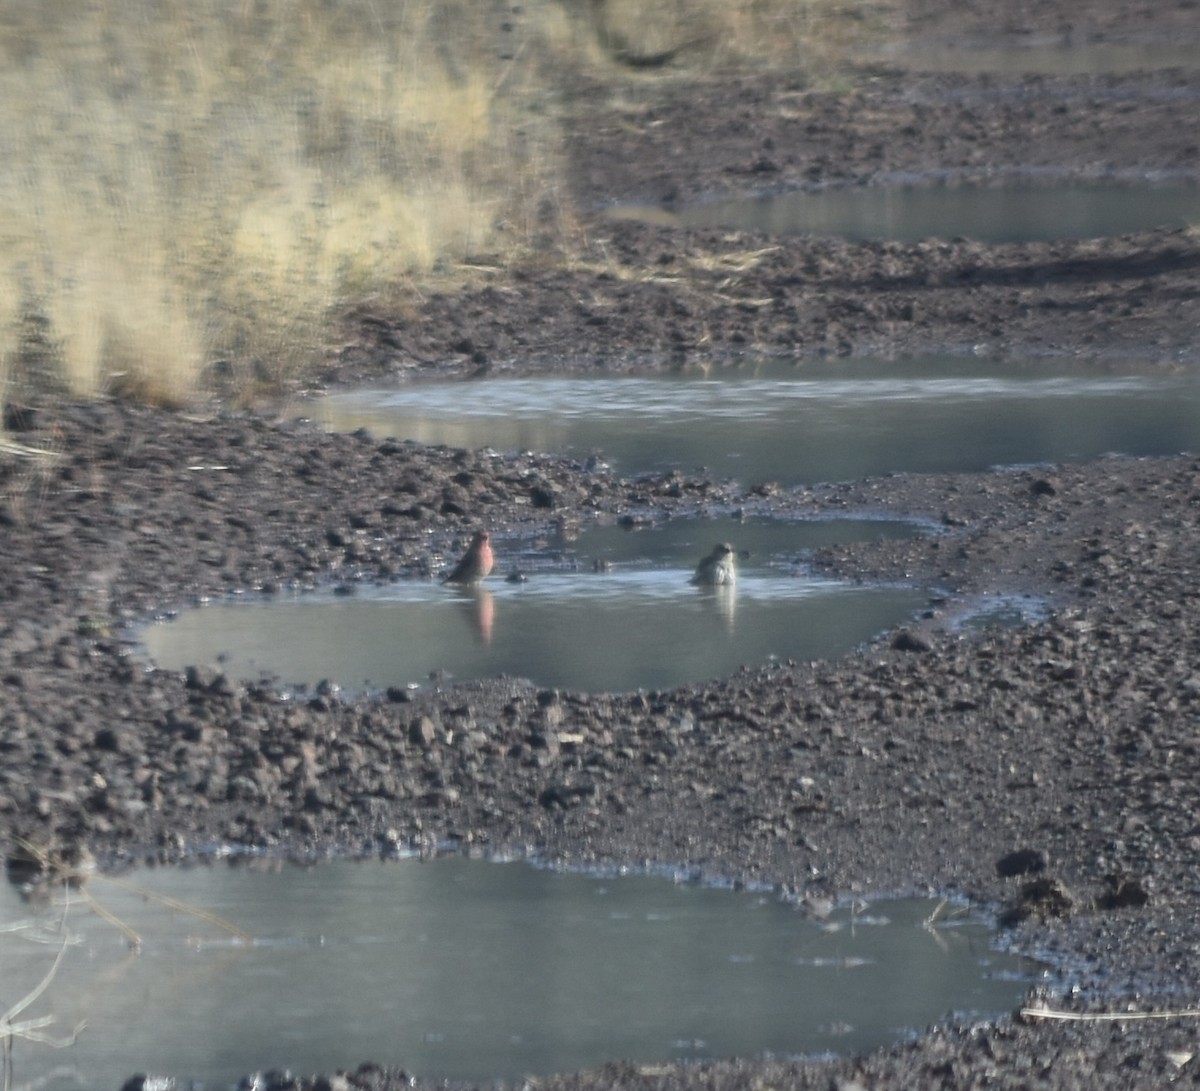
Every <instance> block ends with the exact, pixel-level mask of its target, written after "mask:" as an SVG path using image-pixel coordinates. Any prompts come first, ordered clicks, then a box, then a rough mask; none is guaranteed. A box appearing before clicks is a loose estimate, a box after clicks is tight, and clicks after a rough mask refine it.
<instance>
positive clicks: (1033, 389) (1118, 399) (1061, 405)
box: [313, 357, 1200, 485]
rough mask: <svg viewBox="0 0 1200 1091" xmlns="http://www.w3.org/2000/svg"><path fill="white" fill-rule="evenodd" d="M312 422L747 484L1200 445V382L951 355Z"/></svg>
mask: <svg viewBox="0 0 1200 1091" xmlns="http://www.w3.org/2000/svg"><path fill="white" fill-rule="evenodd" d="M313 411H314V412H315V413H316V414H317V415H318V416H319V418H320V419H322V420H324V421H325V422H326V423H327V424H328V425H329V426H330V427H332V428H336V429H339V430H346V431H350V430H353V429H355V428H359V427H366V428H368V429H369V430H371V431H372V432H373V433H375V434H377V435H379V436H396V437H399V438H404V439H415V440H419V441H421V442H424V443H433V444H436V443H445V444H451V445H455V446H463V447H468V448H478V447H493V448H495V449H497V450H524V449H531V450H539V451H558V452H564V453H567V454H573V455H575V456H577V457H579V458H580V459H586V458H588V457H589V456H590V455H591V454H592V453H593V452H596V451H599V452H602V453H603V455H604V457H605V458H607V460H608V461H609V462H611V463H612V465H613V466H614V468H615V469H616V470H617V471H618V472H620V473H622V474H625V475H634V474H638V473H645V472H651V471H663V470H670V469H681V470H683V471H685V472H694V471H697V470H699V469H701V468H706V469H707V471H708V472H709V473H710V474H711V475H712V476H714V477H717V478H726V477H732V478H736V479H737V480H739V481H741V482H742V483H743V484H745V485H749V484H753V483H755V482H759V481H778V482H780V483H782V484H799V483H812V482H818V481H843V480H853V479H857V478H860V477H865V476H872V475H880V474H886V473H894V472H902V471H911V472H937V471H975V470H985V469H989V468H992V467H995V466H1006V465H1016V464H1022V463H1024V464H1028V463H1038V462H1060V461H1067V460H1073V459H1088V458H1095V457H1097V456H1098V455H1102V454H1106V453H1110V452H1119V453H1123V454H1130V455H1154V454H1174V453H1178V452H1179V451H1182V450H1188V449H1191V450H1198V449H1200V379H1198V378H1197V377H1196V376H1195V375H1178V376H1139V375H1120V374H1116V375H1113V374H1102V373H1098V369H1097V368H1095V367H1093V368H1091V369H1089V368H1087V367H1084V366H1081V367H1070V366H1067V365H1057V366H1056V367H1053V368H1051V367H1034V366H1023V365H1021V364H1019V363H1002V362H997V361H990V360H989V361H984V360H978V359H973V358H965V359H964V358H957V357H924V358H920V359H914V360H904V361H896V362H884V361H869V360H853V361H842V362H840V363H836V364H834V363H825V364H816V363H814V364H806V365H805V366H804V367H802V368H801V367H793V366H791V365H788V364H786V363H778V364H762V365H759V366H751V365H747V366H745V367H741V368H730V369H727V370H721V371H716V372H712V373H710V374H707V375H706V374H704V373H689V374H665V375H654V376H622V377H616V378H612V377H608V378H606V377H592V378H582V377H571V378H562V377H558V378H554V377H549V378H530V379H507V378H499V379H492V380H484V381H480V382H467V383H463V382H457V383H432V384H421V385H416V386H411V387H405V388H403V389H400V390H390V391H383V390H357V391H353V392H348V393H346V394H339V395H334V396H331V397H329V398H327V399H323V400H322V401H321V402H320V403H315V404H314V406H313Z"/></svg>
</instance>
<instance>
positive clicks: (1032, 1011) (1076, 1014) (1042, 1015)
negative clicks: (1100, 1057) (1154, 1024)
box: [1021, 1005, 1200, 1023]
mask: <svg viewBox="0 0 1200 1091" xmlns="http://www.w3.org/2000/svg"><path fill="white" fill-rule="evenodd" d="M1021 1017H1022V1018H1025V1019H1057V1020H1060V1021H1063V1022H1069V1023H1119V1022H1124V1021H1126V1020H1132V1021H1136V1020H1140V1019H1200V1008H1179V1009H1176V1010H1175V1011H1129V1012H1117V1011H1111V1012H1110V1011H1097V1012H1084V1011H1061V1010H1058V1009H1055V1008H1048V1007H1042V1006H1040V1005H1034V1006H1030V1007H1024V1008H1022V1009H1021Z"/></svg>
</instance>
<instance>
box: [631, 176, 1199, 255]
mask: <svg viewBox="0 0 1200 1091" xmlns="http://www.w3.org/2000/svg"><path fill="white" fill-rule="evenodd" d="M609 214H610V215H611V216H613V217H615V218H618V219H633V220H642V221H646V222H650V223H656V224H660V225H673V226H679V227H686V228H713V227H718V228H729V229H734V230H741V231H759V232H766V233H767V234H771V235H799V234H804V235H834V236H838V237H841V238H845V239H851V240H855V241H864V240H867V239H890V240H893V241H896V242H917V241H919V240H921V239H931V238H938V239H952V238H958V237H965V238H970V239H975V240H977V241H979V242H986V243H1015V242H1051V241H1053V240H1055V239H1090V238H1102V237H1106V236H1113V235H1121V234H1125V233H1127V232H1134V231H1145V230H1148V229H1150V228H1155V227H1173V228H1179V227H1187V226H1188V225H1189V224H1195V223H1200V186H1196V185H1192V184H1188V183H1183V182H1179V183H1166V182H1162V183H1151V182H1142V183H1138V184H1136V185H1134V184H1118V183H1100V182H1097V183H1071V184H1064V183H1057V182H1045V183H1039V182H1033V181H1017V180H1013V181H1009V182H1006V183H1004V184H999V185H986V186H984V185H966V184H964V185H944V186H908V185H878V186H855V187H849V188H844V189H831V190H821V191H819V192H812V193H809V192H800V193H784V194H779V195H775V196H764V197H749V198H739V199H737V200H730V201H713V202H709V203H705V204H698V205H694V206H691V207H687V208H682V209H679V210H674V209H663V208H662V207H660V206H657V205H651V206H637V205H625V206H621V207H617V208H614V209H612V210H610V213H609Z"/></svg>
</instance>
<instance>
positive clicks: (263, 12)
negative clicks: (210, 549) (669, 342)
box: [0, 0, 866, 404]
mask: <svg viewBox="0 0 1200 1091" xmlns="http://www.w3.org/2000/svg"><path fill="white" fill-rule="evenodd" d="M865 2H866V0H859V2H858V4H850V3H846V2H844V0H724V2H719V0H688V2H686V3H685V2H684V0H641V2H637V3H635V2H634V0H531V2H530V3H528V4H527V5H524V6H523V7H522V8H521V9H520V10H521V14H520V16H519V18H518V19H517V22H519V24H520V25H519V26H517V27H515V28H508V29H507V30H506V29H504V28H502V27H501V24H502V22H503V20H505V19H506V18H509V17H510V16H511V11H510V9H509V8H507V7H505V6H503V5H499V6H496V5H492V4H486V3H481V2H478V0H405V2H400V0H341V2H339V3H337V4H330V3H327V2H324V0H80V2H79V3H77V4H70V5H67V4H46V3H45V2H44V0H10V2H8V3H6V4H5V5H3V7H2V8H0V281H2V282H3V287H4V290H3V291H2V292H0V400H4V397H6V396H7V392H9V391H11V390H13V389H14V388H15V389H16V391H17V392H18V394H19V395H25V394H28V393H30V392H32V393H36V392H39V391H53V390H56V389H70V390H72V391H75V392H83V393H95V392H104V391H110V392H118V393H123V394H130V395H134V396H137V397H140V398H143V399H146V400H150V401H157V402H162V403H167V404H180V403H183V402H185V401H187V400H188V399H189V398H190V397H192V396H193V394H194V393H195V392H196V391H197V389H199V388H201V387H202V386H203V385H204V384H205V381H206V380H208V379H213V378H214V377H219V378H220V379H221V384H222V388H223V389H224V390H225V391H227V392H229V391H232V392H233V393H235V394H237V395H240V396H242V397H243V398H246V399H252V398H253V397H254V395H255V394H256V392H258V391H259V390H267V391H276V390H278V389H279V388H280V387H281V386H284V385H286V384H287V383H288V381H289V380H291V379H293V378H295V377H296V376H298V375H302V374H303V372H304V370H305V368H306V367H307V366H309V365H311V363H312V362H313V361H314V360H316V359H317V358H319V356H320V354H321V351H322V348H323V346H324V345H325V344H326V342H327V340H328V337H329V330H330V328H331V322H330V319H331V315H332V314H333V313H335V311H336V310H337V309H338V308H339V307H341V306H342V305H344V304H345V303H348V302H360V301H363V300H365V299H370V298H372V297H374V298H377V299H382V300H383V302H384V303H385V304H386V302H387V299H388V295H389V293H393V292H395V290H396V287H397V285H405V284H407V285H414V284H415V285H418V286H419V285H421V284H422V283H424V282H426V281H428V280H429V279H430V278H434V277H440V278H445V277H447V276H448V277H450V278H451V279H452V280H453V278H454V276H455V273H456V270H458V271H459V273H460V274H461V275H462V276H467V275H469V273H468V272H467V271H466V269H467V266H469V265H470V263H471V261H472V259H473V258H479V257H482V256H486V257H487V263H488V264H490V265H492V266H495V265H496V264H497V263H499V264H503V263H504V262H506V261H510V260H512V259H513V257H514V256H516V255H518V254H521V253H527V252H528V251H529V250H530V249H532V248H536V247H541V248H543V249H544V248H545V247H546V245H547V243H550V244H552V245H551V249H552V250H553V249H554V246H556V245H557V243H558V242H559V241H561V235H562V231H563V224H564V223H569V210H565V209H564V207H563V206H564V199H563V195H562V192H561V178H562V170H561V158H560V154H559V147H558V135H557V134H558V127H557V122H556V118H555V110H556V108H557V107H556V103H557V101H558V96H557V93H556V81H557V80H558V79H559V77H560V76H561V75H562V73H564V72H575V71H578V70H579V69H580V68H581V67H584V68H586V69H587V70H589V71H591V72H593V74H599V76H600V78H601V79H610V80H612V81H613V82H614V84H619V83H620V81H621V80H622V79H625V78H631V76H632V75H633V74H635V73H637V74H644V73H645V72H646V71H647V70H649V69H650V68H656V69H657V67H658V66H660V65H668V66H669V67H670V69H671V70H672V71H674V72H676V73H678V72H679V71H681V70H683V71H686V72H688V73H690V74H691V75H695V74H697V73H703V72H707V71H713V70H716V69H718V68H724V67H727V66H730V65H736V64H741V65H743V66H744V65H746V64H753V65H756V66H757V65H761V64H766V63H771V64H786V65H808V66H810V67H811V66H812V65H814V64H815V63H816V60H815V58H817V57H818V56H819V55H822V54H823V53H827V52H828V51H829V50H830V49H833V48H838V45H837V43H839V42H840V41H841V39H842V38H843V37H844V36H845V34H846V31H845V29H844V28H846V27H850V28H851V30H853V28H854V27H855V26H857V25H859V24H861V23H862V22H863V20H862V19H859V18H856V17H855V13H856V12H859V11H860V10H862V8H861V5H862V3H865ZM848 12H849V13H850V14H849V15H848V14H847V13H848ZM509 30H511V31H512V33H509V32H508V31H509ZM506 35H507V36H506Z"/></svg>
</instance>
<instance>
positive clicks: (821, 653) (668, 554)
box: [141, 519, 929, 692]
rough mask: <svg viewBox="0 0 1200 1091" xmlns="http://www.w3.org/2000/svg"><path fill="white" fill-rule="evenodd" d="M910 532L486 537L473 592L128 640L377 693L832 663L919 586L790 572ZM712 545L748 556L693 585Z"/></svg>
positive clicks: (164, 631)
mask: <svg viewBox="0 0 1200 1091" xmlns="http://www.w3.org/2000/svg"><path fill="white" fill-rule="evenodd" d="M921 532H922V528H920V527H918V526H916V525H914V524H906V523H903V522H899V521H870V520H850V521H846V522H845V523H841V522H840V521H836V520H826V521H817V522H804V521H799V520H795V521H772V520H746V521H736V520H732V519H730V520H723V521H722V520H678V521H675V522H673V523H671V524H668V525H667V526H666V527H665V528H662V529H657V530H645V531H640V532H632V533H631V532H628V531H624V530H621V529H619V528H615V527H609V528H604V527H600V528H594V529H591V530H586V531H584V532H583V533H582V534H581V535H580V536H579V539H578V540H577V541H573V542H571V543H565V542H562V541H558V542H555V541H553V540H551V541H550V542H548V543H543V549H542V552H541V553H540V554H534V553H533V552H532V551H531V550H530V549H529V548H528V544H527V543H521V542H505V541H503V540H497V541H495V543H494V545H495V549H496V554H497V569H496V573H495V574H494V575H493V577H492V578H491V579H489V580H488V581H486V583H485V584H484V585H483V586H482V587H480V588H471V589H460V588H454V587H447V586H444V585H442V584H440V583H437V582H432V581H426V580H404V581H399V582H396V583H393V584H388V585H385V586H380V587H369V588H363V589H360V590H359V591H358V592H357V593H356V594H354V595H352V596H344V595H338V594H336V593H334V592H333V591H325V592H314V593H310V594H304V595H295V596H276V597H274V598H271V599H257V600H250V601H243V600H238V601H234V602H229V603H225V604H217V605H210V606H207V607H204V608H201V609H194V610H189V611H186V612H184V613H181V614H180V615H179V617H178V618H176V619H174V620H172V621H169V622H166V623H162V624H156V625H152V626H150V627H149V628H147V629H145V630H144V631H143V632H142V634H141V636H142V639H143V641H144V643H145V647H146V650H147V652H148V653H149V655H150V657H151V658H152V659H153V661H154V662H155V663H156V664H157V665H159V666H161V667H165V668H167V669H182V668H183V667H186V666H189V665H192V664H205V663H213V662H217V661H219V662H221V664H222V666H223V669H224V670H225V671H226V673H228V674H230V675H231V676H233V677H237V678H249V679H253V678H258V677H259V676H261V675H267V676H271V677H276V678H278V679H279V680H280V681H282V682H283V683H285V684H301V683H307V684H310V685H311V684H314V683H316V682H318V681H320V680H321V679H325V678H328V679H332V680H334V681H337V682H339V683H340V684H341V685H343V686H345V687H348V688H351V689H359V688H363V687H368V688H383V687H386V686H405V685H418V684H421V683H424V682H427V681H428V680H429V678H430V677H431V676H432V675H435V674H436V675H437V676H438V677H447V678H450V679H458V680H465V679H474V678H486V677H496V676H498V675H511V676H516V677H522V678H530V679H532V680H533V681H534V682H535V683H537V684H539V685H543V686H560V687H564V688H567V689H584V690H594V691H608V692H621V691H626V690H633V689H638V688H645V689H665V688H669V687H672V686H677V685H682V684H684V683H687V682H693V681H700V680H703V679H705V678H710V677H720V676H724V675H728V674H730V673H732V672H734V671H736V670H737V669H738V668H739V667H741V666H743V665H750V666H760V665H762V664H765V663H766V662H767V661H768V660H770V659H771V658H780V659H789V658H791V659H800V660H806V659H820V658H831V657H836V656H839V655H842V654H844V653H846V652H847V651H849V650H851V649H852V648H854V647H855V646H857V645H859V644H862V643H864V642H865V641H867V640H869V639H870V638H871V637H873V636H875V635H876V634H878V633H880V632H882V631H884V630H886V629H888V628H891V627H892V626H893V625H895V624H897V623H898V622H900V621H903V620H906V619H907V618H910V617H912V616H913V615H914V614H915V613H917V612H918V611H920V610H921V609H922V608H923V607H925V606H926V605H927V604H928V601H929V595H928V593H927V592H925V591H922V590H920V589H916V588H911V587H863V586H856V585H850V584H844V583H839V582H836V581H833V580H826V579H819V578H816V577H814V576H812V575H810V574H807V573H806V571H805V569H804V563H803V562H804V558H805V557H806V556H808V555H810V554H811V551H812V550H813V549H814V548H816V547H818V546H819V545H823V544H827V543H829V542H832V541H848V540H853V539H855V538H863V537H865V538H878V537H905V536H912V535H913V534H916V533H921ZM726 539H728V540H730V541H731V542H732V543H733V544H734V545H735V547H736V548H737V549H738V550H742V551H748V552H749V554H750V555H749V556H744V557H742V558H741V560H740V565H739V567H740V572H739V579H738V582H737V584H736V586H735V587H733V588H715V589H712V588H707V589H706V588H698V587H693V586H691V585H690V583H689V580H690V578H691V576H692V573H693V571H694V568H695V565H696V563H697V562H698V561H699V559H700V558H701V557H702V556H704V555H705V554H707V553H708V552H709V551H710V550H711V549H712V547H713V545H714V544H715V543H716V542H718V541H722V540H726ZM547 554H548V555H549V557H550V560H547V559H546V555H547ZM598 568H599V569H600V570H597V569H598ZM510 570H524V571H527V573H528V575H527V578H526V582H523V583H510V582H507V580H506V579H505V578H504V577H505V573H507V572H509V571H510Z"/></svg>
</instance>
